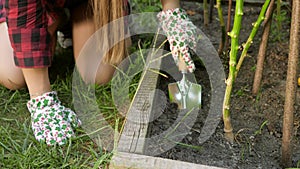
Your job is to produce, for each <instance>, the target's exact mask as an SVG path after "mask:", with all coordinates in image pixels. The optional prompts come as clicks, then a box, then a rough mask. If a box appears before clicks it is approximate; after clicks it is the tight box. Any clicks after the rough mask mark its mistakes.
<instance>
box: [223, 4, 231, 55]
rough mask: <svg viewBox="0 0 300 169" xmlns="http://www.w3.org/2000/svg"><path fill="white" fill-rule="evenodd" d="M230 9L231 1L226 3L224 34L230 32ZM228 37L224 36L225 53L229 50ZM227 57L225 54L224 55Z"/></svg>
mask: <svg viewBox="0 0 300 169" xmlns="http://www.w3.org/2000/svg"><path fill="white" fill-rule="evenodd" d="M231 8H232V0H229V2H228V11H227V24H226V32H229V31H230V27H231ZM228 41H229V36H228V35H226V36H225V45H224V46H225V52H226V53H227V50H228V48H229V44H228ZM226 55H227V54H226Z"/></svg>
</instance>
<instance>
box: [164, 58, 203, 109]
mask: <svg viewBox="0 0 300 169" xmlns="http://www.w3.org/2000/svg"><path fill="white" fill-rule="evenodd" d="M178 67H179V71H180V72H181V73H182V79H181V80H180V81H177V82H175V83H170V84H169V85H168V91H169V98H170V101H171V102H174V103H176V104H177V105H178V108H179V109H188V110H191V109H192V108H196V107H199V108H200V107H201V92H202V87H201V85H199V84H196V83H192V82H190V81H189V80H188V79H187V78H186V74H187V68H186V64H185V62H184V61H183V58H182V57H181V56H180V57H179V63H178Z"/></svg>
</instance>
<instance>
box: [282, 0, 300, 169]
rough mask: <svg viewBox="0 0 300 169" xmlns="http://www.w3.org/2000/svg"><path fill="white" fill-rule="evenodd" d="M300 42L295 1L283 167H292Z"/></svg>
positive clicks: (298, 5) (299, 10) (298, 10)
mask: <svg viewBox="0 0 300 169" xmlns="http://www.w3.org/2000/svg"><path fill="white" fill-rule="evenodd" d="M299 41H300V1H299V0H293V9H292V22H291V31H290V51H289V60H288V70H287V80H286V91H285V103H284V115H283V130H282V150H281V151H282V159H281V160H282V165H283V167H292V155H293V144H292V143H293V128H294V125H293V124H294V113H296V109H295V103H296V102H295V101H296V93H297V92H296V90H297V89H296V86H297V84H296V83H297V68H298V62H299V53H300V51H299V48H300V45H299Z"/></svg>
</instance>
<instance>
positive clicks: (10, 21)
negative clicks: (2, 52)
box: [1, 0, 52, 68]
mask: <svg viewBox="0 0 300 169" xmlns="http://www.w3.org/2000/svg"><path fill="white" fill-rule="evenodd" d="M1 1H3V0H1ZM5 12H6V16H7V25H8V32H9V37H10V41H11V45H12V48H13V49H14V60H15V64H16V66H18V67H21V68H43V67H48V66H50V65H51V60H52V51H51V46H52V45H51V40H50V35H49V34H48V31H47V25H48V19H47V13H46V10H45V9H44V7H43V2H42V0H22V1H19V0H6V2H5Z"/></svg>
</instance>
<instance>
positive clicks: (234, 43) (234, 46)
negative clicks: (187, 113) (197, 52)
mask: <svg viewBox="0 0 300 169" xmlns="http://www.w3.org/2000/svg"><path fill="white" fill-rule="evenodd" d="M269 4H270V0H266V1H265V3H264V5H263V7H262V9H261V12H260V14H259V16H258V19H257V21H256V22H255V23H254V24H253V29H252V31H251V33H250V35H249V38H248V40H247V42H246V43H245V44H243V51H242V54H241V57H240V59H239V61H238V64H237V52H238V49H239V41H238V38H239V34H240V29H241V22H242V15H243V5H244V2H243V0H239V1H238V0H237V1H236V9H235V16H234V23H233V29H232V31H231V32H230V33H229V36H230V37H231V50H230V60H229V75H228V79H227V80H226V85H227V87H226V91H225V99H224V104H223V121H224V131H225V138H226V139H227V140H228V141H230V142H233V139H234V137H233V131H232V130H233V128H232V125H231V122H230V97H231V92H232V88H233V84H234V81H235V79H236V77H237V74H238V71H239V70H240V68H241V65H242V63H243V61H244V58H245V57H246V55H247V52H248V49H249V47H250V45H251V44H252V43H253V38H254V37H255V35H256V33H257V31H258V28H259V26H260V24H261V22H262V21H263V20H264V19H265V13H266V10H267V8H268V6H269Z"/></svg>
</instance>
